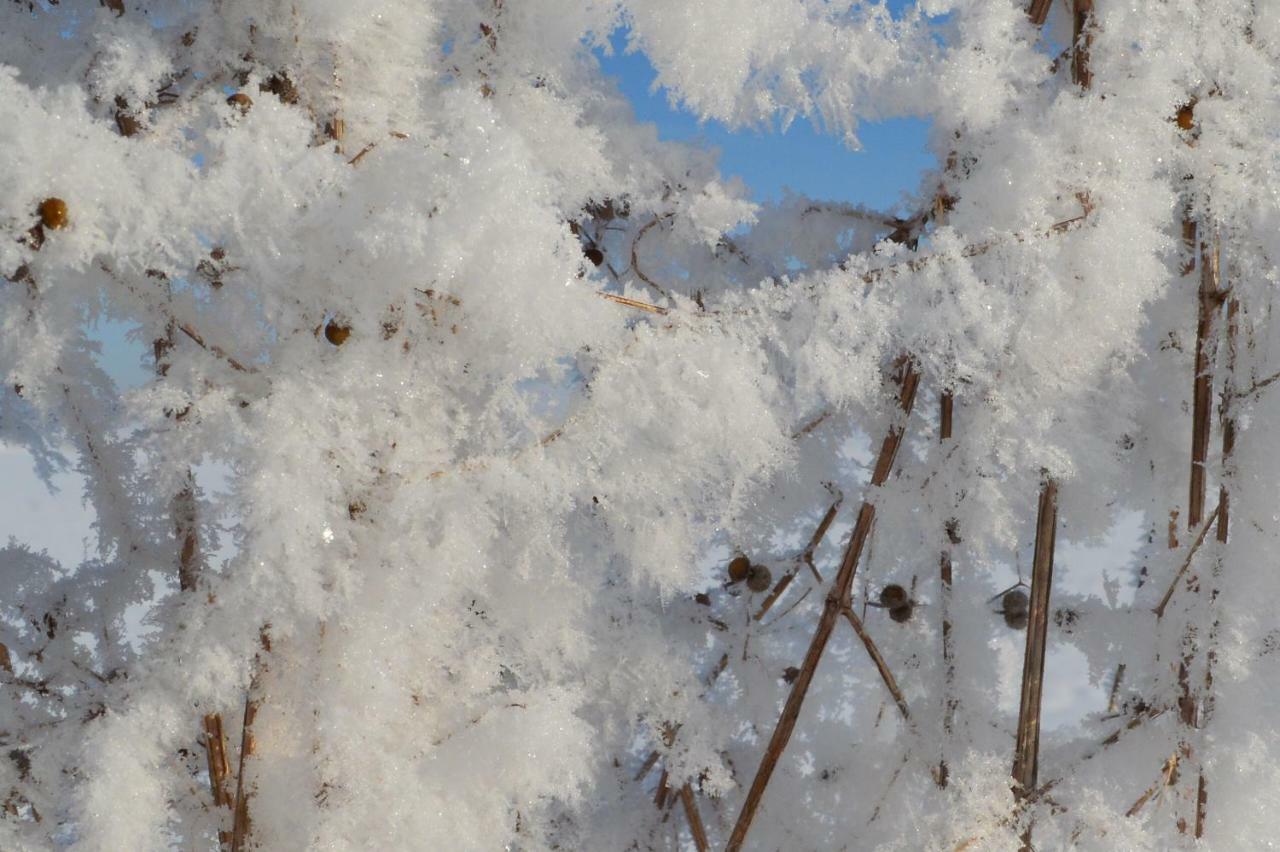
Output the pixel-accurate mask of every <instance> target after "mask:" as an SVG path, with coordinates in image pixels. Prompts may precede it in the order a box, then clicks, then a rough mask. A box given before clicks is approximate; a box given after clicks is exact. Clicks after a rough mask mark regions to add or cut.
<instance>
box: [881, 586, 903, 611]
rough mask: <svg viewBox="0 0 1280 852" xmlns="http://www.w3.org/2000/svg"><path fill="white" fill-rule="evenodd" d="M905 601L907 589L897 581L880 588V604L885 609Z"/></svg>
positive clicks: (897, 605)
mask: <svg viewBox="0 0 1280 852" xmlns="http://www.w3.org/2000/svg"><path fill="white" fill-rule="evenodd" d="M907 603H909V601H908V600H907V590H906V589H904V588H902V586H899V585H898V584H897V583H891V584H890V585H888V586H885V587H884V588H883V589H881V590H880V605H881V606H883V607H886V608H887V609H891V610H892V609H896V608H897V607H900V606H903V605H904V604H907Z"/></svg>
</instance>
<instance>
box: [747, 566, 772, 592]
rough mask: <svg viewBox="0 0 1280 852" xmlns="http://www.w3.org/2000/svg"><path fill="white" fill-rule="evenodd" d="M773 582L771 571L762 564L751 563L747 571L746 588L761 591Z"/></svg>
mask: <svg viewBox="0 0 1280 852" xmlns="http://www.w3.org/2000/svg"><path fill="white" fill-rule="evenodd" d="M772 582H773V573H772V572H771V571H770V570H769V569H768V568H766V567H765V566H763V565H752V566H751V568H750V569H749V570H748V571H747V588H748V589H750V590H751V591H753V592H763V591H764V590H765V589H767V588H769V584H771V583H772Z"/></svg>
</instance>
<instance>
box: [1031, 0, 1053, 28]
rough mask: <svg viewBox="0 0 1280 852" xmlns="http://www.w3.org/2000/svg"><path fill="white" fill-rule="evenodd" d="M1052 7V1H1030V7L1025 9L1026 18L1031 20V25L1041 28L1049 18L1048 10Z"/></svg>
mask: <svg viewBox="0 0 1280 852" xmlns="http://www.w3.org/2000/svg"><path fill="white" fill-rule="evenodd" d="M1052 6H1053V0H1031V5H1030V6H1028V7H1027V17H1029V18H1031V23H1033V24H1035V25H1036V26H1037V27H1042V26H1044V22H1045V21H1046V20H1047V19H1048V17H1049V9H1050V7H1052Z"/></svg>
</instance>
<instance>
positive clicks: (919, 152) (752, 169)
mask: <svg viewBox="0 0 1280 852" xmlns="http://www.w3.org/2000/svg"><path fill="white" fill-rule="evenodd" d="M901 5H903V4H902V3H901V2H896V3H891V4H890V7H891V8H896V7H900V6H901ZM611 44H612V45H613V52H612V54H605V53H604V52H603V51H597V54H596V55H597V56H598V57H599V59H600V64H601V67H602V69H603V70H604V73H605V74H606V75H608V76H610V77H613V78H615V79H616V80H617V81H618V86H619V88H620V89H621V90H622V93H623V94H624V95H626V96H627V98H628V99H629V100H630V101H631V103H632V106H633V107H634V108H635V111H636V117H637V118H639V119H640V120H641V121H648V122H653V123H654V124H656V125H657V127H658V135H659V137H660V138H662V139H673V140H679V141H696V142H698V143H699V144H702V145H705V146H707V147H714V148H718V149H719V150H720V170H721V172H722V173H723V174H725V175H726V176H727V175H736V176H738V177H740V178H742V179H743V181H744V182H746V184H747V186H749V187H750V188H751V192H752V197H753V198H755V199H756V200H757V201H767V200H771V199H772V200H776V199H778V198H779V197H780V196H781V195H782V192H783V190H784V189H790V190H792V191H793V192H796V193H799V194H800V195H805V196H808V197H811V198H816V199H821V200H824V201H848V202H854V203H860V204H865V205H867V206H869V207H873V208H876V209H881V210H891V209H893V208H895V207H897V206H898V205H899V203H900V202H901V200H902V196H903V193H904V192H905V193H910V192H913V191H914V190H915V189H916V188H917V186H918V184H919V179H920V173H921V172H922V171H924V170H926V169H931V168H934V167H935V166H936V165H937V161H936V160H935V159H934V157H933V155H932V154H930V153H929V152H928V150H927V149H926V145H925V143H926V137H927V134H928V130H929V125H928V123H927V122H925V121H923V120H920V119H896V120H893V121H886V122H881V123H877V124H864V125H862V126H861V127H860V128H859V130H858V136H859V137H860V139H861V141H862V145H863V148H862V150H860V151H852V150H850V149H849V148H847V147H845V145H844V144H843V143H842V142H841V141H840V140H839V139H838V138H836V137H834V136H827V135H823V134H821V133H819V132H818V131H816V130H815V129H814V128H813V126H812V125H810V124H809V122H808V121H805V120H804V119H799V120H797V121H795V122H793V123H792V124H791V126H790V127H789V128H787V130H786V132H782V131H780V130H778V129H777V128H776V127H775V128H774V129H773V130H772V131H771V132H770V131H752V130H742V131H736V132H735V131H730V130H728V129H727V128H726V127H725V126H724V125H723V124H721V123H720V122H716V121H708V122H705V123H700V122H699V121H698V120H697V118H696V117H695V116H694V115H693V114H692V113H690V112H687V111H685V110H683V109H680V108H678V107H672V106H671V104H670V102H669V99H668V96H667V92H666V91H664V90H660V91H653V90H652V84H653V81H654V79H655V77H656V76H657V73H656V72H655V71H654V69H653V66H652V65H651V64H650V63H649V60H648V58H647V57H645V56H644V54H642V53H627V52H626V51H625V45H626V33H625V31H622V32H619V33H615V34H614V37H613V38H612V39H611Z"/></svg>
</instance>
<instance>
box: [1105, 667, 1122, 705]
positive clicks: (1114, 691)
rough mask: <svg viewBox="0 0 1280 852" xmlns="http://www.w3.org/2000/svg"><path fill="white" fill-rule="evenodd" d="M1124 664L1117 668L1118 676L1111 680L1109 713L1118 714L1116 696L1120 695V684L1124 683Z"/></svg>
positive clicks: (1108, 700) (1108, 698)
mask: <svg viewBox="0 0 1280 852" xmlns="http://www.w3.org/2000/svg"><path fill="white" fill-rule="evenodd" d="M1124 669H1125V665H1124V663H1120V664H1119V665H1118V666H1116V675H1115V677H1113V678H1112V679H1111V693H1110V695H1108V696H1107V712H1108V713H1114V712H1116V696H1117V695H1119V694H1120V684H1121V683H1122V682H1123V681H1124Z"/></svg>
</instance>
